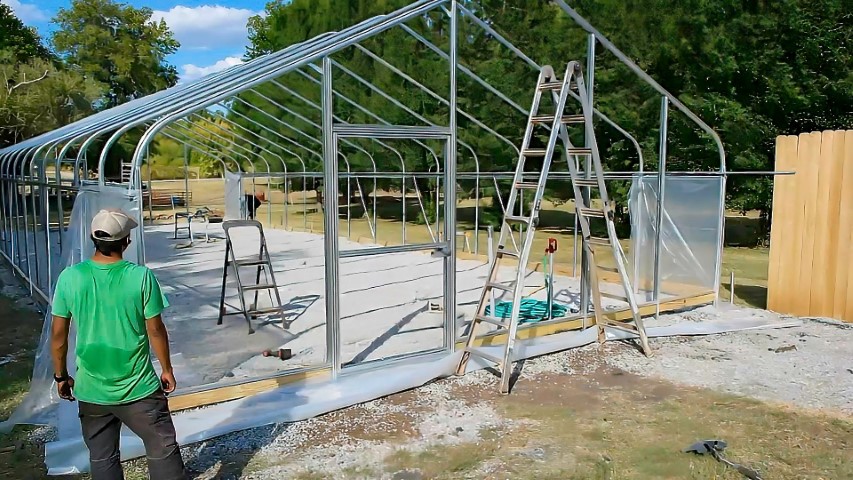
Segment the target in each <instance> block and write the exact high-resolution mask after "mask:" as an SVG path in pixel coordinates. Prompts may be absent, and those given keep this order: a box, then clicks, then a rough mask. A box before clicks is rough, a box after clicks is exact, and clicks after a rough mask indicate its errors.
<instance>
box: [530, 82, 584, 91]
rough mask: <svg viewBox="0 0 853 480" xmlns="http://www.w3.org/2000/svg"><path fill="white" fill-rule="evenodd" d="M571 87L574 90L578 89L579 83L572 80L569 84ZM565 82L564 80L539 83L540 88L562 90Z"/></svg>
mask: <svg viewBox="0 0 853 480" xmlns="http://www.w3.org/2000/svg"><path fill="white" fill-rule="evenodd" d="M569 88H570V89H572V90H576V89H577V88H578V84H577V83H575V82H572V83H571V84H569ZM562 89H563V82H562V81H559V80H558V81H554V82H544V83H540V84H539V90H543V91H544V90H562Z"/></svg>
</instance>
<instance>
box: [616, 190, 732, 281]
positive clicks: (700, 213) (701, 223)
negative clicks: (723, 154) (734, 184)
mask: <svg viewBox="0 0 853 480" xmlns="http://www.w3.org/2000/svg"><path fill="white" fill-rule="evenodd" d="M722 192H723V190H722V179H721V178H719V177H666V178H665V185H664V203H663V223H662V228H661V235H660V238H661V248H660V275H659V281H660V284H661V292H663V293H671V294H680V295H684V294H685V289H686V290H690V291H694V290H695V291H696V292H703V291H704V292H707V291H713V290H714V289H715V287H716V280H717V279H716V278H715V277H716V274H717V262H718V261H719V252H720V238H721V236H720V215H722V212H720V205H721V201H720V200H721V196H722ZM629 197H630V198H629V204H628V208H629V211H630V214H631V257H632V262H633V267H634V268H633V272H632V273H633V281H634V285H635V286H636V288H637V289H638V290H639V291H645V292H651V291H653V289H654V283H653V280H654V269H655V263H654V262H655V234H656V232H657V218H658V178H657V176H653V175H651V176H644V177H642V178H637V177H635V178H634V181H633V184H632V185H631V191H630V194H629ZM672 286H677V289H675V290H673V291H671V292H669V291H668V288H670V287H672Z"/></svg>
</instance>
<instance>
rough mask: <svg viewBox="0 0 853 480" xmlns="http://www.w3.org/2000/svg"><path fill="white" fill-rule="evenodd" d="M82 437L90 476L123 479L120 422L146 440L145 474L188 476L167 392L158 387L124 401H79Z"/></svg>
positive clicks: (163, 478)
mask: <svg viewBox="0 0 853 480" xmlns="http://www.w3.org/2000/svg"><path fill="white" fill-rule="evenodd" d="M79 403H80V405H79V409H80V424H81V425H82V427H83V439H84V440H85V442H86V446H87V447H88V448H89V461H90V464H91V470H92V480H124V472H123V471H122V468H121V455H120V454H119V438H120V434H121V426H122V424H124V425H127V428H129V429H130V430H131V431H132V432H133V433H135V434H136V435H137V436H138V437H139V438H141V439H142V442H143V443H144V444H145V454H146V457H147V458H148V478H151V479H156V480H179V479H180V480H184V479H186V478H187V474H186V471H185V469H184V461H183V459H182V458H181V449H180V448H179V447H178V442H177V440H176V439H175V426H174V424H173V423H172V415H171V414H170V413H169V404H168V402H167V401H166V395H165V394H164V393H163V392H162V391H157V392H155V393H153V394H151V395H150V396H148V397H145V398H143V399H142V400H138V401H136V402H133V403H128V404H124V405H96V404H93V403H86V402H79Z"/></svg>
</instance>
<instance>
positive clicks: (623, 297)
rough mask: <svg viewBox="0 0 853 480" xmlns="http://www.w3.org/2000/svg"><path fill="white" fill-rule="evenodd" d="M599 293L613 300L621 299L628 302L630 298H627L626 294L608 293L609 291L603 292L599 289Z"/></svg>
mask: <svg viewBox="0 0 853 480" xmlns="http://www.w3.org/2000/svg"><path fill="white" fill-rule="evenodd" d="M598 293H599V295H601V296H602V297H605V298H609V299H612V300H619V301H621V302H626V303H627V302H628V299H627V298H625V296H624V295H618V294H615V293H607V292H601V291H599V292H598Z"/></svg>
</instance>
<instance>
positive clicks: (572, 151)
mask: <svg viewBox="0 0 853 480" xmlns="http://www.w3.org/2000/svg"><path fill="white" fill-rule="evenodd" d="M568 152H569V155H592V149H591V148H587V147H571V148H569V149H568ZM543 155H544V154H543Z"/></svg>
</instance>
